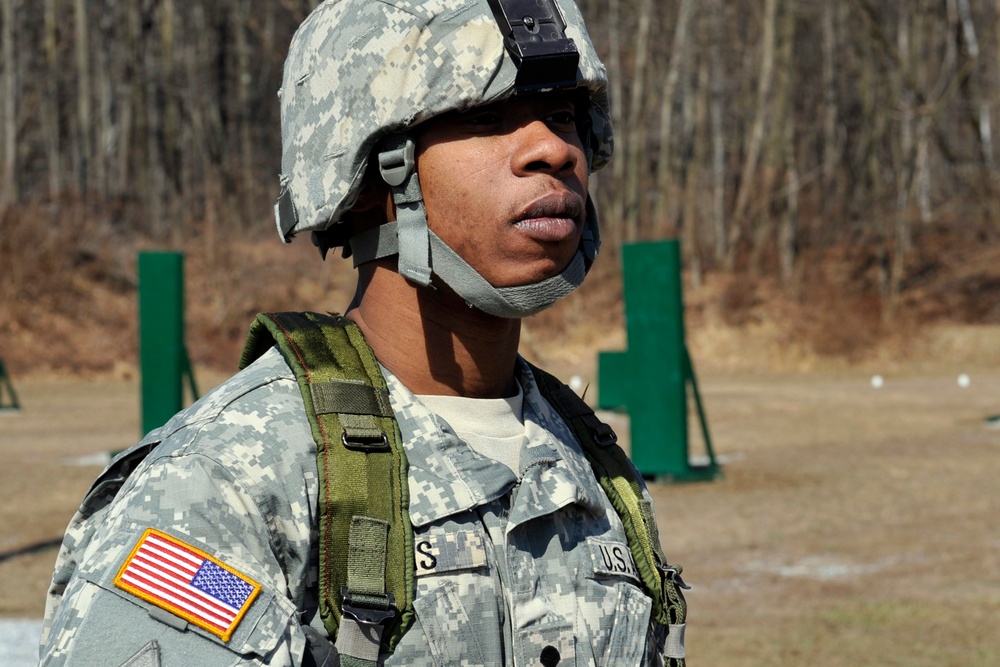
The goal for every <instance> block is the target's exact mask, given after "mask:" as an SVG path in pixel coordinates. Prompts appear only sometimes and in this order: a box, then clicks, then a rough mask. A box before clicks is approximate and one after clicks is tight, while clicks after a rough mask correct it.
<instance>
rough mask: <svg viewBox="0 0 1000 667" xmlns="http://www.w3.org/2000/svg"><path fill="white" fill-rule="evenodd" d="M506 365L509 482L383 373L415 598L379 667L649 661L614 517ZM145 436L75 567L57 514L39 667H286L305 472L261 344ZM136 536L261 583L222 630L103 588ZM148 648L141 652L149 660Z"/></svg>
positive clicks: (295, 647) (289, 413) (305, 564)
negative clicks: (517, 439)
mask: <svg viewBox="0 0 1000 667" xmlns="http://www.w3.org/2000/svg"><path fill="white" fill-rule="evenodd" d="M519 373H520V381H521V384H522V387H523V389H524V394H525V401H524V417H525V425H526V430H527V438H526V442H525V444H524V445H523V448H522V451H521V472H522V475H521V480H520V482H519V481H518V480H517V479H516V478H515V476H514V474H513V473H512V472H511V470H510V469H509V468H507V467H506V466H505V465H503V464H501V463H499V462H496V461H493V460H491V459H488V458H485V457H483V456H481V455H479V454H477V453H475V452H474V451H473V450H472V449H471V448H469V446H468V445H467V444H466V443H465V442H463V441H462V440H460V439H459V438H458V437H457V436H456V435H455V434H454V432H453V431H452V430H451V428H450V427H449V426H448V425H447V424H446V423H444V422H443V420H441V419H440V418H438V417H437V416H435V415H433V414H431V413H430V412H429V411H428V410H427V409H426V408H425V407H424V406H423V405H422V404H421V403H420V402H419V400H417V399H416V398H415V397H414V396H413V394H411V393H410V392H409V391H408V390H407V389H406V388H405V387H403V386H402V384H401V383H400V382H399V381H398V380H396V379H395V378H394V377H393V376H392V375H391V374H390V373H386V379H387V382H388V387H389V392H390V395H391V401H392V407H393V409H394V411H395V414H396V418H397V420H398V422H399V427H400V431H401V433H402V435H403V441H404V443H405V445H404V446H405V448H406V455H407V457H408V460H409V472H408V480H409V492H410V517H411V520H412V523H413V532H414V541H415V545H414V547H415V560H416V575H417V578H416V585H417V591H416V597H415V602H414V606H415V610H416V621H415V622H414V624H413V626H412V627H411V628H410V630H409V631H408V632H407V633H406V635H404V637H403V639H402V641H401V642H400V644H399V646H398V647H397V649H396V651H395V653H394V654H393V655H392V656H391V657H389V658H387V659H386V660H385V664H387V665H431V664H436V665H459V664H461V665H498V666H499V665H539V664H541V662H540V656H541V654H542V651H543V650H546V651H548V655H549V656H551V655H552V653H551V651H552V648H548V647H553V648H554V649H555V650H556V651H558V656H559V663H558V664H559V665H560V667H566V666H570V665H615V666H616V667H625V666H627V665H641V664H642V665H656V664H660V663H661V658H660V657H659V650H658V644H660V643H661V642H662V633H661V632H658V628H657V626H655V624H651V623H650V622H649V617H650V609H651V601H650V599H649V598H648V597H647V596H646V595H645V594H644V593H643V591H642V589H641V587H640V584H639V579H638V578H637V576H636V573H635V566H634V564H633V562H632V558H631V555H630V552H629V549H628V545H627V543H626V538H625V534H624V531H623V528H622V525H621V521H620V520H619V518H618V515H617V514H616V512H615V511H614V509H613V508H612V506H611V504H610V502H609V501H608V499H607V497H606V495H605V494H604V492H603V491H602V490H601V488H600V487H599V486H598V484H597V482H596V480H595V478H594V475H593V473H592V471H591V469H590V466H589V464H588V463H587V461H586V459H585V458H584V456H583V455H582V453H581V452H580V450H579V446H578V444H577V443H576V441H575V439H574V438H573V436H572V435H571V434H570V431H569V429H568V428H567V426H566V424H565V423H564V422H563V421H562V420H561V419H560V418H559V417H558V416H557V415H556V413H555V412H554V410H553V409H552V408H551V407H550V406H549V405H548V404H547V403H546V402H545V400H544V399H543V398H542V397H541V395H540V394H539V391H538V389H537V387H536V386H535V383H534V379H533V378H532V376H531V373H530V371H529V370H528V369H527V368H526V366H525V365H524V364H520V368H519ZM156 442H159V443H160V444H159V445H158V446H157V447H156V448H155V449H154V450H153V451H152V452H151V453H149V454H148V456H146V457H145V459H144V460H142V462H141V463H140V464H139V465H138V467H137V468H136V469H135V471H134V472H133V473H132V474H131V476H130V477H129V478H128V479H127V480H126V481H125V483H124V485H123V486H122V487H121V489H120V491H119V492H118V494H117V496H116V497H115V499H114V501H113V503H112V504H111V506H110V507H109V508H108V510H107V512H106V515H105V517H104V520H103V522H102V523H100V525H97V526H96V528H95V532H94V534H93V536H92V539H91V540H90V543H89V545H88V547H87V548H86V551H85V554H84V556H83V557H82V558H81V559H80V561H79V563H76V564H74V563H67V562H66V549H67V546H72V545H73V544H74V543H80V542H79V541H80V540H85V539H86V536H84V535H80V534H79V532H80V529H81V525H80V524H78V523H77V522H76V521H74V523H71V525H70V528H69V529H68V530H67V536H66V543H65V544H64V547H63V550H62V551H61V552H60V558H59V561H58V562H57V564H56V572H55V574H54V578H53V592H54V593H55V595H54V596H53V595H50V600H49V603H48V605H47V608H46V618H45V625H44V628H43V631H42V639H41V643H42V648H41V655H42V663H41V664H42V665H86V666H88V667H93V666H95V665H109V666H111V667H115V666H117V665H125V664H132V665H155V664H162V665H163V666H164V667H168V666H174V665H185V666H188V665H200V666H204V667H214V666H216V665H273V666H279V665H281V666H284V665H300V664H302V662H303V655H304V653H305V651H306V639H305V634H304V632H303V629H302V625H303V624H309V625H311V626H313V627H315V628H317V629H319V630H320V631H321V632H322V634H323V635H324V636H325V630H323V624H322V621H321V620H320V618H319V613H318V601H317V599H316V596H317V559H318V546H317V539H318V534H317V521H316V516H317V515H316V513H317V509H316V507H317V497H318V495H317V494H318V484H319V480H318V476H317V467H316V445H315V443H314V441H313V438H312V435H311V434H310V429H309V423H308V421H307V419H306V415H305V410H304V407H303V403H302V398H301V394H300V393H299V388H298V386H297V385H296V382H295V379H294V377H293V375H292V373H291V371H290V369H289V368H288V366H287V365H286V364H285V362H284V360H283V359H282V358H281V356H280V354H279V353H278V352H277V350H276V349H272V350H271V351H269V352H268V353H266V354H265V355H264V356H263V357H262V358H261V359H259V360H258V361H257V362H255V363H254V364H253V365H252V366H250V367H249V368H247V369H246V370H245V371H243V372H241V373H239V374H238V375H236V376H234V377H233V378H232V379H230V380H229V381H228V382H226V383H225V384H223V385H222V386H221V387H219V388H218V389H216V390H214V391H212V392H211V393H209V394H208V395H207V396H205V397H204V398H202V399H201V400H200V401H199V402H197V403H196V404H195V405H193V406H192V407H191V408H189V409H187V410H185V411H184V412H181V413H179V414H178V415H177V416H175V417H174V418H173V419H172V420H171V421H170V422H169V423H168V424H166V425H165V426H164V427H163V428H161V429H158V430H157V431H154V432H152V433H151V434H150V435H149V436H147V438H146V439H145V440H144V441H143V443H140V445H137V448H142V447H146V448H149V446H150V445H151V444H153V443H156ZM114 468H115V465H114V464H112V466H111V467H110V468H109V470H108V471H105V473H104V474H103V475H102V477H101V478H100V479H99V480H98V482H97V484H95V488H94V490H92V492H91V494H89V495H88V499H87V500H85V501H84V503H85V506H86V503H88V502H95V499H98V498H99V497H100V495H101V489H102V483H104V484H106V483H107V480H108V479H111V478H113V477H114ZM91 523H92V524H93V523H97V522H91ZM149 528H153V529H156V530H158V531H160V532H161V533H162V534H165V535H166V536H167V537H173V538H176V539H177V540H179V541H180V542H182V543H183V544H184V545H187V546H188V547H193V548H194V549H195V550H197V551H200V552H202V553H203V554H205V555H207V556H210V557H212V558H214V559H218V560H219V561H221V562H222V563H223V564H224V565H223V567H227V568H231V570H232V571H233V572H236V573H237V574H239V575H240V576H242V577H244V578H246V579H247V580H249V581H251V582H255V583H257V584H259V585H260V590H259V593H258V594H257V595H256V596H255V597H254V598H253V599H252V600H251V601H250V602H249V603H248V604H247V605H246V608H245V609H244V610H242V611H243V615H242V616H241V617H240V618H238V619H237V620H236V623H235V627H234V628H231V630H232V631H231V636H230V637H229V639H228V641H224V640H223V638H222V637H221V636H219V635H218V634H217V633H213V632H208V631H205V630H203V629H202V628H201V627H197V626H196V624H193V623H189V622H187V621H186V620H185V619H183V618H181V617H179V616H177V615H175V614H173V613H170V611H167V610H165V609H161V608H160V606H157V605H156V604H151V603H149V602H147V601H145V600H143V599H140V598H139V597H137V596H136V595H134V594H133V593H131V592H128V591H126V590H123V589H122V588H120V587H118V586H116V585H115V583H114V581H115V579H116V577H117V576H118V575H119V572H120V571H121V570H122V568H123V564H124V563H125V562H126V559H128V558H129V557H130V555H131V554H132V551H133V549H134V548H135V547H136V545H137V544H138V543H139V541H140V540H141V539H142V536H143V534H144V533H145V531H146V530H147V529H149ZM74 565H75V569H74ZM63 587H65V590H64V593H63V596H62V599H61V601H59V600H58V594H59V592H60V591H61V590H62V588H63ZM161 606H162V605H161ZM151 640H152V641H155V642H156V644H157V645H158V649H159V660H160V663H156V662H152V661H151V656H153V655H154V653H155V651H154V649H155V648H156V647H150V646H149V642H150V641H151ZM143 647H146V652H143ZM133 658H134V660H132V662H130V659H133ZM143 660H146V661H145V662H143Z"/></svg>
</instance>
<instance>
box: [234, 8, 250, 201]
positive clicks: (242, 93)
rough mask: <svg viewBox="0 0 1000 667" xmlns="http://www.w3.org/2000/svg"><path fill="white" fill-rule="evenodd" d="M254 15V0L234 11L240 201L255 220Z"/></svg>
mask: <svg viewBox="0 0 1000 667" xmlns="http://www.w3.org/2000/svg"><path fill="white" fill-rule="evenodd" d="M249 17H250V1H249V0H237V2H236V9H235V13H234V15H233V34H234V36H235V39H236V72H237V76H238V77H239V78H238V83H237V90H238V91H239V92H238V94H237V96H238V99H239V104H240V110H241V114H240V115H239V116H238V122H239V124H240V127H239V136H240V186H241V190H242V192H241V193H240V201H242V202H243V206H244V210H243V215H242V216H241V218H242V219H243V220H251V219H252V218H253V210H252V206H251V197H250V194H251V193H252V192H253V190H254V178H253V169H252V165H253V156H254V151H253V142H252V140H251V134H250V118H249V115H250V114H249V109H250V83H251V82H252V81H253V74H252V73H251V72H250V46H249V43H248V41H247V32H246V31H247V21H248V19H249Z"/></svg>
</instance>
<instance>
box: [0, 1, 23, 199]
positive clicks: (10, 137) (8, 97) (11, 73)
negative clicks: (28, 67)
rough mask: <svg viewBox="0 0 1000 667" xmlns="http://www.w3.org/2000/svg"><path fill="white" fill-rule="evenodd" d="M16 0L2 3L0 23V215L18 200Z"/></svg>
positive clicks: (17, 5)
mask: <svg viewBox="0 0 1000 667" xmlns="http://www.w3.org/2000/svg"><path fill="white" fill-rule="evenodd" d="M19 4H20V3H19V1H18V0H3V4H2V6H0V12H2V13H0V23H2V24H3V25H2V28H0V30H2V32H0V40H2V41H3V50H2V51H0V52H2V53H3V63H2V65H3V109H2V113H3V175H2V176H3V180H2V181H0V215H2V214H3V213H4V212H5V211H6V210H7V208H8V207H10V205H11V204H13V203H15V202H16V201H17V200H18V198H19V193H18V187H17V185H18V184H17V99H18V91H17V59H16V56H15V54H16V53H17V48H16V45H15V44H14V39H15V38H14V33H15V30H14V22H15V20H16V17H17V10H18V8H19Z"/></svg>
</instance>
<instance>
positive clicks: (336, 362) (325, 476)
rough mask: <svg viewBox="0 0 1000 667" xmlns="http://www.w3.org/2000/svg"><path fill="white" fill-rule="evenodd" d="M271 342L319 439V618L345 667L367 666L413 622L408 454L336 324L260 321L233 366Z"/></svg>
mask: <svg viewBox="0 0 1000 667" xmlns="http://www.w3.org/2000/svg"><path fill="white" fill-rule="evenodd" d="M274 344H277V346H278V348H279V349H280V350H281V353H282V355H284V357H285V360H286V361H287V362H288V365H289V366H290V367H291V368H292V370H293V371H294V372H295V377H296V379H297V380H298V384H299V389H300V390H301V391H302V399H303V401H304V402H305V406H306V413H307V415H308V417H309V423H310V426H311V427H312V434H313V438H314V439H315V440H316V450H317V463H318V467H319V485H320V487H319V536H320V538H319V539H320V544H319V594H320V597H319V599H320V615H321V616H322V618H323V623H324V624H325V625H326V628H327V631H328V632H329V633H330V636H331V637H335V638H336V641H337V649H338V651H339V652H340V659H341V664H342V665H344V666H345V667H356V666H357V667H360V666H366V665H374V664H375V662H376V661H377V659H378V653H379V651H383V652H391V651H392V650H394V649H395V647H396V644H397V643H398V642H399V639H400V637H402V635H403V633H404V632H405V631H406V630H407V628H408V627H409V626H410V624H411V623H412V622H413V591H414V560H413V528H412V526H411V524H410V516H409V494H408V487H407V480H406V455H405V453H404V452H403V447H402V437H401V436H400V433H399V427H398V426H397V424H396V420H395V417H394V415H393V411H392V407H391V405H390V404H389V393H388V391H387V389H386V383H385V379H384V378H383V376H382V372H381V370H380V368H379V366H378V362H377V361H376V360H375V356H374V354H372V351H371V348H370V347H369V346H368V344H367V343H366V342H365V340H364V337H363V336H362V334H361V331H360V329H358V327H357V326H356V325H355V324H354V323H352V322H351V321H349V320H347V319H346V318H343V317H339V316H332V315H321V314H317V313H261V314H260V315H258V316H257V319H256V320H255V321H254V323H253V324H252V325H251V327H250V334H249V336H248V338H247V342H246V346H245V347H244V349H243V354H242V356H241V358H240V368H244V367H246V366H247V365H249V364H250V363H251V362H252V361H253V360H254V359H256V358H257V357H259V356H260V355H262V354H263V353H264V352H265V351H267V350H268V349H269V348H270V347H271V346H273V345H274Z"/></svg>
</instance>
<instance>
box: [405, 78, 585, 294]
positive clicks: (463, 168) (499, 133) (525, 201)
mask: <svg viewBox="0 0 1000 667" xmlns="http://www.w3.org/2000/svg"><path fill="white" fill-rule="evenodd" d="M575 116H576V105H575V104H574V102H573V99H572V98H570V97H563V96H559V95H554V94H547V95H534V96H525V97H518V98H515V99H513V100H510V101H507V102H501V103H497V104H493V105H489V106H485V107H477V108H475V109H472V110H470V111H465V112H461V113H450V114H445V115H443V116H439V117H437V118H434V119H432V120H430V121H428V122H427V123H425V124H423V125H421V126H420V127H419V128H417V174H419V177H420V188H421V191H422V192H423V197H424V205H425V206H426V207H427V219H428V225H429V226H430V228H431V229H432V230H433V231H434V232H435V233H436V234H437V235H438V236H440V237H441V239H442V240H443V241H444V242H445V243H447V244H448V245H449V246H450V247H451V248H452V249H453V250H455V252H457V253H458V254H459V255H461V257H462V258H463V259H464V260H465V261H466V262H468V263H469V264H470V265H471V266H472V268H474V269H476V271H478V272H479V273H480V274H481V275H482V276H483V277H484V278H485V279H486V280H487V281H489V282H490V283H491V284H492V285H493V286H495V287H511V286H515V285H527V284H532V283H536V282H538V281H540V280H544V279H546V278H549V277H551V276H554V275H556V274H558V273H559V272H560V271H562V270H563V269H564V268H565V267H566V266H567V265H568V264H569V262H570V260H571V259H572V258H573V255H574V254H575V252H576V250H577V247H578V245H579V243H580V236H581V234H582V233H583V225H584V221H585V218H586V205H585V204H586V199H587V186H588V169H587V161H586V156H585V154H584V150H583V145H582V142H581V141H580V137H579V135H578V133H577V126H576V117H575Z"/></svg>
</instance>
